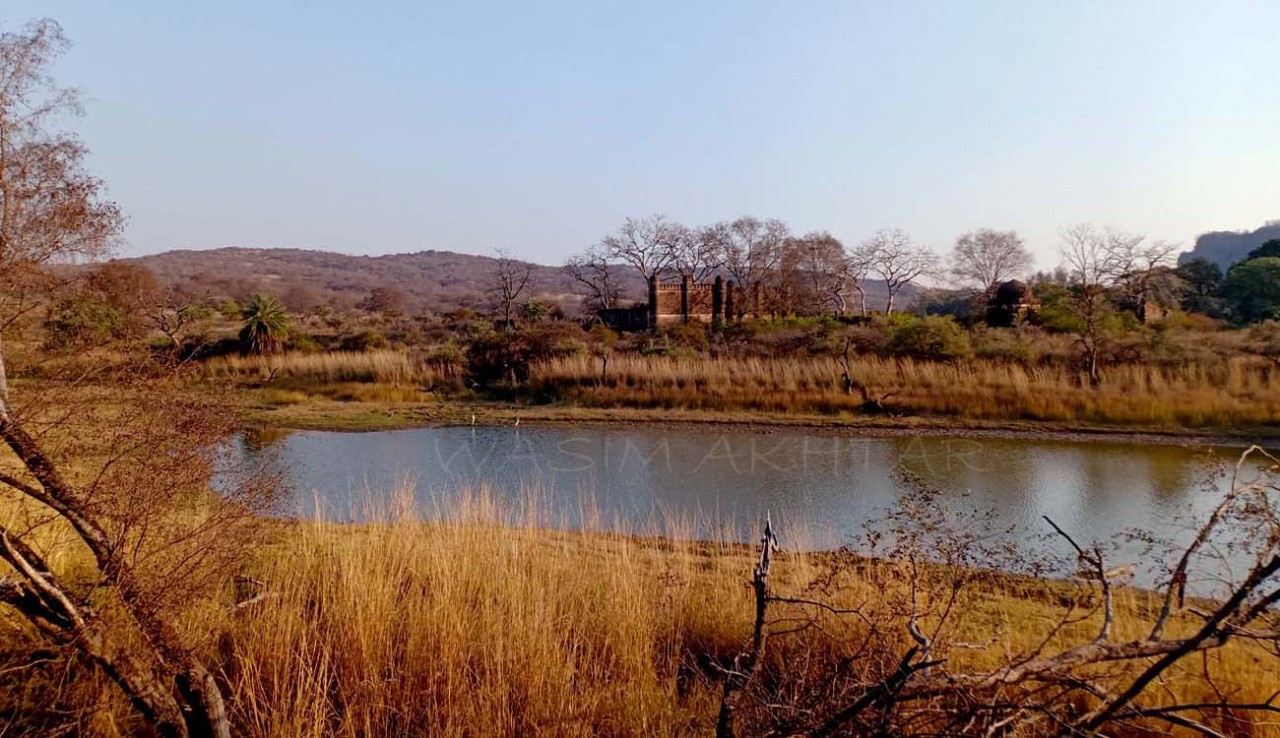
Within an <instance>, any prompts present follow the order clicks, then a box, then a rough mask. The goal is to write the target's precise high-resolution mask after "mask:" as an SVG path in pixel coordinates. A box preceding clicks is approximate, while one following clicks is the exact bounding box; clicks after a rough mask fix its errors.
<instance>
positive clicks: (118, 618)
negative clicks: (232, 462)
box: [0, 21, 249, 736]
mask: <svg viewBox="0 0 1280 738" xmlns="http://www.w3.org/2000/svg"><path fill="white" fill-rule="evenodd" d="M65 47H66V41H65V40H64V38H63V35H62V31H61V29H60V28H59V27H58V26H57V24H55V23H53V22H52V21H40V22H37V23H34V24H32V25H31V26H29V27H28V28H27V29H26V30H25V31H23V32H20V33H5V34H3V35H2V36H0V281H4V280H7V279H9V278H10V277H11V275H14V274H16V273H18V272H20V271H25V270H31V269H39V268H40V267H41V266H43V265H45V264H48V263H51V262H56V261H61V260H68V259H75V258H81V257H87V256H97V255H100V254H103V253H105V252H106V251H108V250H109V249H110V248H111V246H112V245H113V244H114V242H115V239H116V237H117V235H118V233H119V232H120V228H121V226H122V222H123V221H122V218H121V216H120V212H119V210H118V209H117V208H116V206H115V205H114V204H112V203H110V202H107V201H105V200H103V199H102V185H101V183H100V182H99V180H97V179H95V178H93V177H92V176H90V175H89V174H87V173H86V172H85V171H84V168H83V160H84V156H85V153H86V150H85V147H84V146H83V145H82V144H81V143H80V142H79V141H78V140H76V139H75V138H74V137H73V136H71V135H70V134H66V133H62V132H58V131H54V130H52V129H51V128H50V126H51V125H52V123H53V122H54V121H55V120H56V119H57V117H58V116H59V114H61V113H66V112H75V111H76V110H77V106H76V100H75V96H74V95H73V94H72V93H70V92H67V91H64V90H59V89H58V88H56V87H55V86H54V84H53V82H52V79H51V78H50V77H49V75H48V70H49V67H50V66H51V64H52V61H53V59H54V58H55V57H56V56H57V55H58V53H59V52H61V51H62V50H63V49H64V48H65ZM72 387H74V385H72ZM135 390H136V392H137V393H138V394H137V399H139V403H138V404H136V405H133V407H134V408H142V407H145V408H146V410H144V411H143V410H140V411H139V412H137V413H136V414H135V413H134V412H133V411H121V410H120V409H119V408H112V409H111V410H110V411H109V412H110V413H111V417H110V420H109V421H107V419H106V418H99V419H98V420H99V421H101V422H91V416H92V414H93V413H94V411H95V410H96V409H100V408H99V407H98V406H99V405H100V403H88V404H85V405H82V406H79V407H75V406H72V404H71V402H70V399H69V398H70V396H71V389H69V388H68V387H58V388H56V390H55V394H56V397H57V401H56V402H48V403H43V404H42V403H40V402H38V401H37V398H29V400H28V402H26V403H25V404H24V405H22V406H18V405H16V404H15V402H14V399H13V397H12V395H10V393H9V390H8V386H7V384H6V382H5V372H4V355H3V347H2V346H0V441H2V442H3V445H4V447H6V448H7V449H8V450H9V452H11V454H12V456H11V460H10V462H13V463H10V462H6V463H5V464H3V465H0V468H3V469H5V470H6V471H5V472H3V473H0V488H3V489H5V490H7V491H8V492H10V493H16V494H17V495H19V496H20V497H23V498H25V499H26V500H27V501H28V503H30V507H27V508H23V509H24V510H27V512H25V513H24V515H25V519H23V520H17V521H14V520H13V519H12V518H11V519H9V520H6V521H5V523H4V524H0V560H2V561H3V562H4V563H5V564H6V565H7V567H8V571H5V572H4V573H2V574H0V603H3V604H4V605H6V606H8V607H11V608H13V609H14V610H15V611H16V612H18V613H20V614H21V615H22V616H23V617H24V618H25V619H26V620H27V621H28V622H29V623H30V624H31V625H32V626H33V627H34V628H35V629H36V631H38V632H39V633H41V634H43V636H44V637H46V638H48V639H50V640H52V641H53V642H54V643H57V644H60V645H64V646H67V647H68V648H70V649H72V650H74V651H75V652H77V653H78V654H80V656H81V657H83V658H84V659H86V660H87V661H89V662H90V663H92V664H94V665H96V666H97V667H99V668H100V669H101V670H102V673H104V674H105V675H106V676H107V677H108V678H110V679H111V680H112V681H113V682H115V683H116V684H117V685H118V686H119V687H120V688H121V690H122V691H123V692H124V694H125V695H127V696H128V698H129V700H130V702H131V703H132V704H133V706H134V707H135V708H137V710H138V712H139V714H141V715H142V716H143V717H145V718H146V720H147V721H148V722H150V723H151V724H152V725H153V726H154V728H155V729H156V731H157V732H158V733H159V734H160V735H163V736H186V735H190V734H193V733H194V734H198V735H212V736H229V735H230V727H229V722H228V719H227V714H226V710H225V707H224V705H223V701H222V695H221V692H220V691H219V687H218V685H217V683H216V681H215V680H214V677H213V675H212V674H211V673H210V672H209V670H208V669H207V668H206V667H205V666H204V665H203V664H202V663H201V662H200V660H199V659H197V658H196V657H195V656H194V655H193V653H194V651H193V649H192V648H191V645H190V644H189V643H188V642H187V640H186V639H185V638H183V637H182V636H181V635H179V634H177V633H176V632H174V630H173V628H172V627H171V626H170V625H169V622H168V621H167V619H166V615H167V613H168V612H169V611H170V609H171V608H172V607H174V606H175V605H174V603H177V602H183V601H187V600H188V599H189V597H190V594H191V593H190V592H189V591H188V592H185V593H184V592H183V588H184V587H185V586H186V585H188V584H190V583H191V582H193V581H194V580H195V579H196V578H197V577H196V573H197V572H198V571H202V570H204V569H205V565H206V564H207V563H209V561H210V557H212V558H218V556H217V555H215V554H214V552H215V551H218V552H221V553H225V552H226V551H225V549H224V548H220V544H225V543H228V542H231V541H234V540H236V539H235V536H233V535H227V533H228V530H227V529H226V528H225V527H223V525H222V524H223V522H224V521H225V518H223V517H222V515H223V514H224V513H225V514H228V515H237V514H243V513H244V512H245V511H246V510H248V509H249V508H248V507H246V506H244V505H241V504H237V503H236V502H234V501H233V500H230V499H228V498H226V497H223V498H220V500H221V501H220V502H216V503H212V505H211V507H214V508H216V509H217V510H218V511H219V512H218V513H211V514H207V515H201V516H199V517H198V518H194V517H193V518H191V520H195V521H196V522H194V523H191V524H189V525H175V524H174V522H173V521H172V520H168V521H165V522H161V521H160V520H159V519H158V518H157V517H156V516H157V515H159V514H161V513H160V511H161V510H167V509H171V508H170V505H172V504H173V503H174V502H175V501H176V500H179V499H191V498H190V495H192V494H196V489H205V491H207V488H205V487H204V485H205V483H206V482H207V480H208V471H209V468H210V466H209V464H210V463H211V459H210V454H211V453H213V451H211V449H216V448H219V447H220V444H221V442H222V440H225V438H226V432H227V429H228V427H229V426H227V425H224V424H222V423H220V422H218V421H214V420H212V419H211V418H212V417H213V416H212V415H210V413H211V412H213V411H215V410H216V409H217V408H218V407H220V406H223V405H225V403H210V402H206V401H204V400H200V399H192V398H189V397H188V395H187V394H186V393H182V392H176V391H175V387H174V386H165V387H155V386H149V385H147V384H143V385H131V384H129V383H128V382H127V381H126V380H125V379H123V378H122V379H121V380H120V381H118V382H117V383H116V384H115V390H114V391H115V393H116V397H117V399H119V400H121V402H122V404H123V405H124V406H126V407H128V406H129V403H126V402H124V401H123V398H124V397H126V396H129V394H130V392H131V391H135ZM142 396H145V399H143V398H142ZM55 406H56V407H57V408H58V409H59V410H60V412H58V413H52V414H51V413H50V409H51V408H53V407H55ZM86 429H93V430H90V431H88V432H86ZM102 429H107V430H106V431H105V432H103V431H102ZM76 455H78V458H79V459H80V463H79V464H69V463H68V458H69V457H70V456H76ZM94 460H97V461H99V462H100V466H99V467H98V470H97V472H96V473H88V474H86V472H92V470H91V468H85V467H86V464H91V463H93V461H94ZM15 464H16V469H18V470H21V471H19V472H16V473H10V472H9V471H8V470H11V469H14V468H15ZM69 468H74V469H75V470H76V474H75V475H72V474H71V473H70V472H69ZM76 479H79V480H81V481H78V482H77V481H75V480H76ZM208 509H209V508H206V512H208ZM54 525H62V526H66V528H67V529H69V530H70V531H72V532H73V533H74V536H75V537H76V539H78V540H79V542H81V543H83V545H84V547H85V549H86V550H87V551H88V553H89V555H90V560H91V562H92V563H91V567H92V570H93V576H91V577H90V578H89V580H88V581H87V582H84V581H81V578H79V577H77V578H72V577H69V576H67V574H66V573H65V572H64V573H59V571H58V568H57V567H55V566H54V562H51V561H50V560H49V559H48V558H47V557H46V554H45V552H43V551H41V544H40V541H39V536H40V533H41V532H42V531H45V530H48V529H49V528H50V527H51V526H54ZM237 545H238V544H237Z"/></svg>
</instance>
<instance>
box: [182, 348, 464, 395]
mask: <svg viewBox="0 0 1280 738" xmlns="http://www.w3.org/2000/svg"><path fill="white" fill-rule="evenodd" d="M203 370H204V373H205V376H207V377H209V378H212V379H233V380H266V379H282V380H296V381H299V382H376V383H384V384H393V385H419V386H430V385H433V384H436V383H437V382H439V381H441V380H442V376H441V374H440V373H439V372H438V371H437V370H436V369H434V368H433V367H432V366H431V365H430V364H428V363H427V362H425V361H422V360H420V359H418V358H416V357H414V356H412V355H410V354H407V353H405V352H402V351H395V350H389V349H388V350H379V351H330V352H325V353H314V354H304V353H285V354H268V355H259V356H224V357H219V358H216V359H211V360H209V361H208V362H206V363H205V364H204V365H203Z"/></svg>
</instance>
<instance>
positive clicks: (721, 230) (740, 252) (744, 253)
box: [712, 215, 789, 317]
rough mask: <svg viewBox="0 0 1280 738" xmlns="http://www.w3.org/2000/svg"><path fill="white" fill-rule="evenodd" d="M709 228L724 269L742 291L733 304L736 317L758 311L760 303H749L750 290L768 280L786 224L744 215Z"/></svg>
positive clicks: (786, 231) (779, 255) (774, 268)
mask: <svg viewBox="0 0 1280 738" xmlns="http://www.w3.org/2000/svg"><path fill="white" fill-rule="evenodd" d="M712 232H713V233H714V234H715V236H714V237H715V238H716V240H717V241H718V243H719V244H720V247H721V249H722V250H723V262H724V269H725V271H727V272H728V273H729V276H730V277H732V278H733V279H734V281H736V282H737V283H738V287H739V288H741V289H742V291H743V295H744V299H742V300H739V301H738V302H737V303H736V307H735V309H736V311H737V312H738V317H741V316H742V315H744V314H746V313H748V312H758V311H759V310H760V306H758V305H755V304H752V301H753V300H754V292H755V290H756V288H757V285H765V284H767V283H769V282H770V280H771V279H772V278H773V276H774V273H775V272H776V271H777V268H778V265H779V262H780V261H781V259H782V246H783V244H784V243H786V240H787V238H788V236H789V229H788V228H787V224H786V223H784V222H782V221H781V220H776V219H769V220H760V219H759V218H754V217H752V216H745V215H744V216H743V217H741V218H738V219H737V220H735V221H733V222H732V223H721V224H717V225H715V226H712Z"/></svg>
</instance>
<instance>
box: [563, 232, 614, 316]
mask: <svg viewBox="0 0 1280 738" xmlns="http://www.w3.org/2000/svg"><path fill="white" fill-rule="evenodd" d="M564 271H565V273H566V274H568V275H569V276H570V277H572V278H573V281H575V282H577V283H578V284H580V285H582V286H583V288H585V289H586V292H587V294H586V297H587V303H588V304H589V305H590V306H591V307H594V308H598V309H604V310H608V309H609V308H612V307H616V306H617V302H618V298H619V297H620V296H621V294H622V288H621V286H620V284H619V282H620V279H619V275H618V273H617V271H618V270H617V266H616V265H614V264H611V263H610V262H609V258H608V255H607V254H606V253H605V251H604V249H603V248H601V247H599V246H592V247H590V248H588V249H587V250H586V251H585V252H583V253H582V254H578V255H576V256H571V257H569V259H568V260H567V261H566V262H565V264H564Z"/></svg>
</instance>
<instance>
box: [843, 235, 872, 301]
mask: <svg viewBox="0 0 1280 738" xmlns="http://www.w3.org/2000/svg"><path fill="white" fill-rule="evenodd" d="M874 262H875V251H874V249H873V248H871V247H870V246H868V245H867V244H865V243H864V244H859V245H858V246H856V247H854V248H852V249H850V250H849V252H848V255H847V256H846V257H845V261H844V271H845V275H846V278H845V284H847V285H848V286H849V289H851V290H853V291H854V292H855V293H857V295H858V315H861V316H862V317H864V318H865V317H867V277H868V276H870V274H871V265H872V264H873V263H874Z"/></svg>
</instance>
